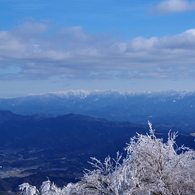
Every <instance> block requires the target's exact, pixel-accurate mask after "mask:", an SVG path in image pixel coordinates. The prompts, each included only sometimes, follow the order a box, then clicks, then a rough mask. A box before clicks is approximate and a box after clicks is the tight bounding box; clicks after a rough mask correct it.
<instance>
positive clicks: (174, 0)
mask: <svg viewBox="0 0 195 195" xmlns="http://www.w3.org/2000/svg"><path fill="white" fill-rule="evenodd" d="M192 10H195V1H192V2H190V1H187V0H164V1H162V2H160V3H159V4H158V5H157V6H156V7H155V8H154V9H152V12H153V13H156V14H167V13H177V12H186V11H192Z"/></svg>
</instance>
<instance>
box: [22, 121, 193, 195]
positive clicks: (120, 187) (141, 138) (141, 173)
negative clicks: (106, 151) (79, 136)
mask: <svg viewBox="0 0 195 195" xmlns="http://www.w3.org/2000/svg"><path fill="white" fill-rule="evenodd" d="M148 124H149V134H146V135H142V134H137V136H135V137H133V138H131V140H130V143H128V144H127V147H126V148H125V150H126V152H127V153H126V157H125V158H123V159H122V157H121V155H119V153H117V158H116V159H111V158H110V157H107V158H106V159H105V161H104V162H100V161H99V160H97V159H96V158H92V162H91V164H92V166H93V167H94V169H93V170H92V171H91V170H86V171H85V173H84V176H83V178H82V179H81V181H79V182H78V183H76V184H72V183H70V184H68V185H67V186H65V187H64V188H62V189H61V188H58V187H56V186H55V185H54V184H52V183H51V182H50V181H49V180H48V181H46V182H43V184H42V186H41V188H40V190H37V189H36V187H34V186H31V185H29V184H26V183H25V184H22V185H20V190H21V191H22V194H23V195H101V194H104V195H193V194H195V151H194V150H191V149H189V148H187V147H184V146H181V147H177V144H176V142H175V139H176V136H177V135H176V133H169V134H168V140H167V142H166V143H164V142H163V140H162V139H159V138H157V137H156V136H155V131H154V130H153V129H152V125H151V123H150V122H149V123H148Z"/></svg>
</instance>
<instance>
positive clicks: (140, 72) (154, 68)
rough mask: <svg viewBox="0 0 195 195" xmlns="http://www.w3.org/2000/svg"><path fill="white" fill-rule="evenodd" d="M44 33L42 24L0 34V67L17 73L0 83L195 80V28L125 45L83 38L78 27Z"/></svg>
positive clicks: (100, 38) (98, 37)
mask: <svg viewBox="0 0 195 195" xmlns="http://www.w3.org/2000/svg"><path fill="white" fill-rule="evenodd" d="M31 27H32V28H31ZM32 29H33V30H32ZM48 29H49V28H48V27H47V25H45V24H41V23H40V24H39V23H36V24H35V23H32V26H31V25H30V24H29V23H28V24H24V25H21V26H20V27H17V28H14V29H13V30H11V31H0V62H1V63H0V65H1V66H3V67H4V69H5V67H6V66H7V68H8V70H9V67H11V66H12V65H13V64H14V66H15V67H18V70H19V72H16V73H13V74H11V73H10V74H8V73H5V72H6V71H4V73H2V74H0V79H45V78H48V77H50V76H53V75H59V74H61V75H64V76H66V77H68V78H74V79H75V78H85V79H87V78H88V79H92V78H96V79H98V78H99V79H105V78H108V79H111V78H116V77H119V78H132V77H134V78H141V77H142V78H146V77H151V78H154V77H155V78H174V79H180V78H186V79H187V78H194V76H195V75H194V72H195V66H194V65H195V64H194V63H195V29H189V30H187V31H185V32H183V33H181V34H178V35H175V36H169V37H163V38H158V37H151V38H149V39H146V38H144V37H136V38H134V39H132V40H130V41H128V42H120V41H118V40H115V39H113V38H109V37H108V36H106V35H98V34H87V33H85V32H83V30H82V28H81V27H70V28H64V29H60V30H56V31H55V32H54V31H53V32H51V31H49V30H48Z"/></svg>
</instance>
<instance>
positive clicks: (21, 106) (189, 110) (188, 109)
mask: <svg viewBox="0 0 195 195" xmlns="http://www.w3.org/2000/svg"><path fill="white" fill-rule="evenodd" d="M0 109H1V110H10V111H12V112H14V113H16V114H22V115H32V114H44V115H63V114H69V113H74V114H84V115H89V116H93V117H100V118H105V119H108V120H116V121H131V122H138V123H147V120H148V119H149V120H151V121H152V122H153V123H154V122H160V121H162V120H163V121H166V122H167V123H170V122H174V121H175V123H177V121H179V123H180V125H181V123H182V124H183V125H184V126H185V125H187V126H188V125H189V121H191V122H192V121H195V120H194V116H195V92H186V91H164V92H145V93H139V94H138V93H131V92H124V91H114V90H109V91H84V90H76V91H65V92H53V93H47V94H35V95H29V96H26V97H17V98H0Z"/></svg>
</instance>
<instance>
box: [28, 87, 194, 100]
mask: <svg viewBox="0 0 195 195" xmlns="http://www.w3.org/2000/svg"><path fill="white" fill-rule="evenodd" d="M111 94H118V95H121V96H125V95H142V94H143V95H147V94H148V95H165V96H172V95H181V96H185V95H193V94H195V91H186V90H182V91H177V90H168V91H159V92H154V91H144V92H131V91H124V90H91V91H89V90H82V89H80V90H67V91H56V92H49V93H37V94H29V95H27V96H25V97H28V96H47V95H56V96H59V97H60V96H62V97H63V96H81V97H83V98H85V97H87V96H89V95H111Z"/></svg>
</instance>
